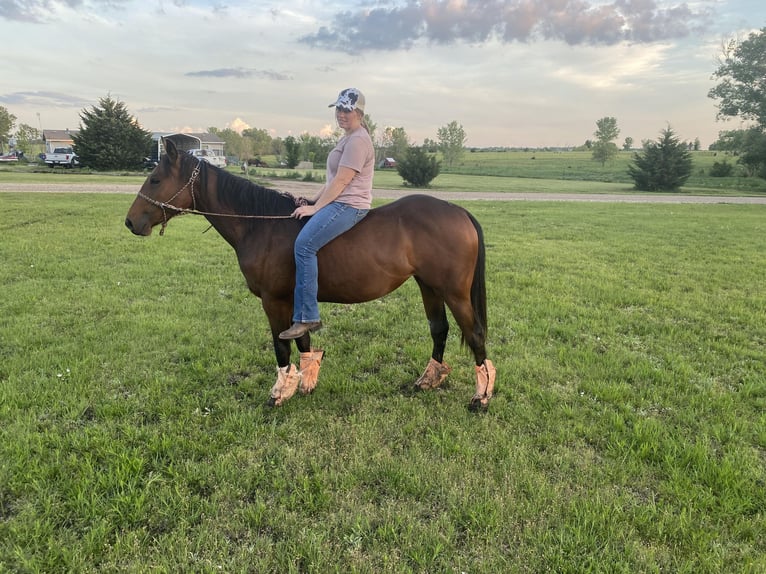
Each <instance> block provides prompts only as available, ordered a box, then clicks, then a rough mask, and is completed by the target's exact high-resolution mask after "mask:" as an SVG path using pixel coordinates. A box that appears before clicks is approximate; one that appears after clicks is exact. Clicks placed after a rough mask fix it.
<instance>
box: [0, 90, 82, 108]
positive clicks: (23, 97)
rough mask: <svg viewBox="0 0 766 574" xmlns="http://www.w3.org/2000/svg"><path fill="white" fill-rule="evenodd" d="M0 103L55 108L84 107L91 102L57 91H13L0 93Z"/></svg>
mask: <svg viewBox="0 0 766 574" xmlns="http://www.w3.org/2000/svg"><path fill="white" fill-rule="evenodd" d="M0 103H2V104H8V105H17V106H21V105H35V106H49V107H57V108H84V107H87V106H89V105H91V104H92V103H93V102H90V101H86V100H83V99H82V98H78V97H76V96H70V95H69V94H61V93H59V92H13V93H10V94H0Z"/></svg>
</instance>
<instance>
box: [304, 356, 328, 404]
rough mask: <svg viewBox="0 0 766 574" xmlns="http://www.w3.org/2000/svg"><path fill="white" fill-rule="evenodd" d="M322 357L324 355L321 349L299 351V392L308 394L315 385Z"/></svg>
mask: <svg viewBox="0 0 766 574" xmlns="http://www.w3.org/2000/svg"><path fill="white" fill-rule="evenodd" d="M322 357H324V351H323V350H322V349H311V350H310V351H307V352H305V353H301V384H300V386H299V388H300V391H301V394H304V395H308V394H309V393H310V392H311V391H313V390H314V388H315V387H316V386H317V380H318V379H319V367H320V366H321V365H322Z"/></svg>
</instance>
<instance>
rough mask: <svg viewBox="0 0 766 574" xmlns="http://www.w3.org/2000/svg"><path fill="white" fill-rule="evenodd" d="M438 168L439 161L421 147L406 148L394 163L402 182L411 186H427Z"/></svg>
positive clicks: (439, 167)
mask: <svg viewBox="0 0 766 574" xmlns="http://www.w3.org/2000/svg"><path fill="white" fill-rule="evenodd" d="M440 169H441V162H439V161H437V160H436V157H434V156H432V155H429V154H428V153H426V151H425V149H424V148H422V147H411V148H409V149H407V154H406V155H405V156H404V158H402V159H400V160H399V161H398V163H397V165H396V171H397V172H398V173H399V175H400V176H402V179H403V180H404V182H405V183H406V184H408V185H411V186H413V187H429V185H430V183H431V181H433V179H434V178H435V177H436V176H437V175H439V170H440Z"/></svg>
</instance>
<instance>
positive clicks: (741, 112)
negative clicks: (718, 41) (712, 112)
mask: <svg viewBox="0 0 766 574" xmlns="http://www.w3.org/2000/svg"><path fill="white" fill-rule="evenodd" d="M764 54H766V28H761V30H760V31H759V32H753V33H752V34H750V35H749V36H748V38H747V40H744V41H742V42H738V41H737V40H730V41H729V42H728V43H727V44H726V45H724V46H723V49H722V53H721V57H720V59H719V66H718V69H717V70H716V71H715V72H714V73H713V78H716V79H719V80H720V83H719V84H718V85H717V86H716V87H714V88H712V89H711V90H710V91H709V92H708V97H710V98H713V99H715V100H719V103H718V114H717V117H718V119H722V118H733V117H740V118H741V119H743V120H745V121H753V122H755V123H756V124H757V125H758V127H760V128H761V130H766V58H764Z"/></svg>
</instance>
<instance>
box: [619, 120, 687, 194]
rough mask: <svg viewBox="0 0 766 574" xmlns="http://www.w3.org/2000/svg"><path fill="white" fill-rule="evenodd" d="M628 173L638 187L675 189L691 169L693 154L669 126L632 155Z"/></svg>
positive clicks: (643, 189) (684, 179) (660, 189)
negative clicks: (654, 139) (656, 138)
mask: <svg viewBox="0 0 766 574" xmlns="http://www.w3.org/2000/svg"><path fill="white" fill-rule="evenodd" d="M633 162H634V163H633V164H630V165H628V175H630V177H631V178H633V181H634V182H635V185H636V189H638V190H640V191H674V190H677V189H678V188H679V187H681V186H682V185H683V184H684V183H686V180H687V179H689V176H690V175H691V172H692V157H691V154H690V153H689V150H688V149H687V146H686V145H685V144H683V143H682V142H681V141H679V139H678V138H677V137H676V136H675V134H674V133H673V130H672V129H670V127H668V128H667V129H665V130H663V131H662V132H661V134H660V138H659V139H658V140H657V141H656V142H648V143H647V144H646V145H645V146H644V149H643V151H641V152H638V153H636V154H635V155H634V156H633Z"/></svg>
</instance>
